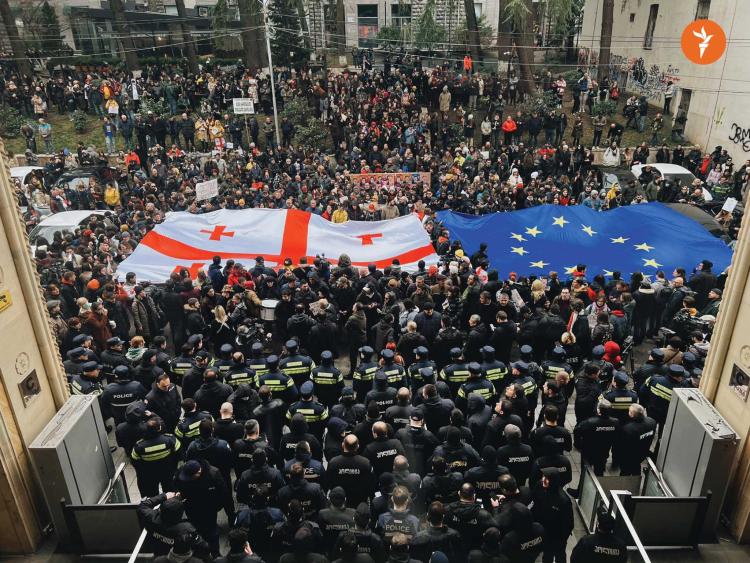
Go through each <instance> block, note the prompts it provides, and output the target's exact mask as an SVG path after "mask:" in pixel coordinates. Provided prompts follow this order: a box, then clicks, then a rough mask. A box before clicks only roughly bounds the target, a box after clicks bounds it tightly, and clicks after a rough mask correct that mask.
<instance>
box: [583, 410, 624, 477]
mask: <svg viewBox="0 0 750 563" xmlns="http://www.w3.org/2000/svg"><path fill="white" fill-rule="evenodd" d="M619 435H620V422H619V421H618V420H617V419H616V418H612V417H610V416H601V415H596V416H592V417H590V418H587V419H586V420H584V421H582V422H580V423H579V424H577V425H576V427H575V430H574V436H575V442H576V447H577V448H578V449H579V450H581V459H583V460H584V461H585V462H587V463H589V464H591V465H592V466H593V469H594V473H595V474H596V475H604V467H605V465H606V463H607V458H609V452H610V450H611V449H612V446H613V444H614V443H615V442H616V441H617V439H618V437H619Z"/></svg>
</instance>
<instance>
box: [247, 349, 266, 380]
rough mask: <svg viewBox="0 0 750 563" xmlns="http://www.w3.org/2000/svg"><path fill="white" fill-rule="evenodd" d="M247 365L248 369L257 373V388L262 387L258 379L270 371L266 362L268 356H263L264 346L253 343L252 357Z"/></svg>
mask: <svg viewBox="0 0 750 563" xmlns="http://www.w3.org/2000/svg"><path fill="white" fill-rule="evenodd" d="M247 364H248V365H247V367H249V368H250V369H251V370H253V372H254V373H255V379H256V383H255V385H256V387H260V386H259V385H258V383H257V381H258V379H259V378H260V377H262V376H264V375H265V374H267V373H268V372H269V371H270V368H269V367H268V363H267V362H266V356H265V354H263V344H261V343H260V342H253V345H252V346H251V347H250V357H249V358H248V360H247Z"/></svg>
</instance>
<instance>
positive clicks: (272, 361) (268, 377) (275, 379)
mask: <svg viewBox="0 0 750 563" xmlns="http://www.w3.org/2000/svg"><path fill="white" fill-rule="evenodd" d="M265 364H266V368H267V369H268V371H267V372H266V373H264V374H262V375H258V370H255V375H256V377H257V379H258V383H257V386H258V388H260V387H261V386H262V385H265V386H267V387H268V390H269V391H270V392H271V393H273V396H274V397H275V398H277V399H281V401H282V402H284V403H286V404H287V405H291V404H292V403H293V402H294V401H295V400H296V399H297V396H298V395H299V391H297V386H296V385H295V384H294V380H293V379H292V378H291V377H289V376H288V375H286V374H285V373H284V372H282V371H279V358H278V356H276V355H271V356H268V357H267V358H266V362H265ZM250 367H251V368H252V364H251V365H250ZM252 369H255V368H252Z"/></svg>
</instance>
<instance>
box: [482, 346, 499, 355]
mask: <svg viewBox="0 0 750 563" xmlns="http://www.w3.org/2000/svg"><path fill="white" fill-rule="evenodd" d="M479 351H480V352H481V353H482V354H484V355H485V356H491V355H493V354H494V353H495V349H494V348H493V347H492V346H482V348H481V350H479Z"/></svg>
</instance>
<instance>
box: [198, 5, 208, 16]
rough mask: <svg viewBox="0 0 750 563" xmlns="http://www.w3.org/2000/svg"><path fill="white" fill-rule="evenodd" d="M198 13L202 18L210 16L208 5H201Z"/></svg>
mask: <svg viewBox="0 0 750 563" xmlns="http://www.w3.org/2000/svg"><path fill="white" fill-rule="evenodd" d="M198 15H199V16H200V17H202V18H207V17H208V7H207V6H200V7H198Z"/></svg>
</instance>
